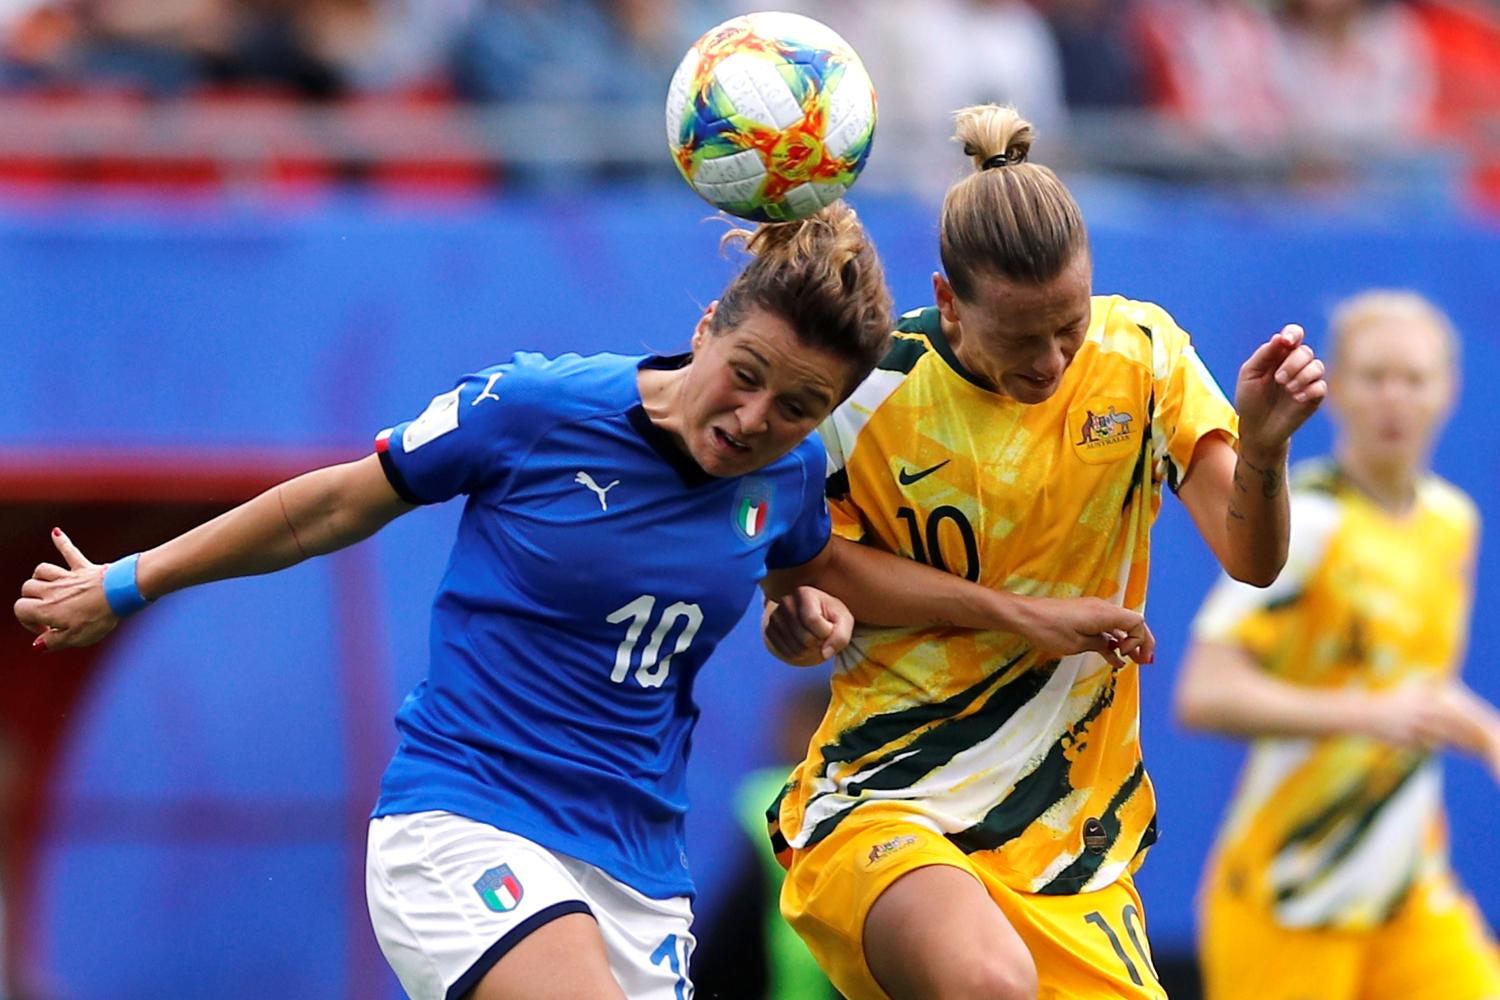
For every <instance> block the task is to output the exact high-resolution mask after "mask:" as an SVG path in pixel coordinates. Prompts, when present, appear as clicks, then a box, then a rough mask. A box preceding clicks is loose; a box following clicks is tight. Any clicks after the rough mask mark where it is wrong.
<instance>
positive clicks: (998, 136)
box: [939, 104, 1089, 299]
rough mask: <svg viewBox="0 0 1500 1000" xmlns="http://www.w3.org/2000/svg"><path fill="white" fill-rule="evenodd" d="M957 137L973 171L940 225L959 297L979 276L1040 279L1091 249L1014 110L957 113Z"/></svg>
mask: <svg viewBox="0 0 1500 1000" xmlns="http://www.w3.org/2000/svg"><path fill="white" fill-rule="evenodd" d="M953 121H954V136H953V138H954V140H955V141H956V142H959V143H962V144H963V149H964V155H965V156H968V157H969V158H970V159H972V160H973V162H974V173H972V174H970V175H969V176H967V177H965V178H964V179H962V180H960V181H959V182H957V183H956V184H954V185H953V186H952V187H951V188H949V189H948V194H947V196H946V197H945V198H944V199H943V214H942V221H941V223H940V225H939V248H940V251H941V253H942V258H943V270H944V271H945V272H946V273H947V276H948V281H949V283H950V284H952V286H953V291H954V292H955V293H956V294H957V295H958V297H959V298H961V299H972V298H973V295H974V291H975V282H976V279H977V277H978V276H979V275H980V274H992V275H996V276H998V277H1001V278H1006V279H1009V280H1012V281H1022V282H1026V283H1027V284H1042V283H1045V282H1048V281H1051V280H1052V279H1053V278H1055V277H1057V276H1058V275H1059V274H1060V273H1062V271H1063V269H1064V268H1065V267H1067V266H1068V264H1069V263H1071V262H1072V261H1073V260H1074V258H1075V257H1076V256H1077V255H1078V254H1079V253H1087V252H1088V246H1089V241H1088V231H1087V230H1086V229H1085V228H1084V224H1083V212H1082V211H1081V210H1080V209H1079V207H1078V203H1077V202H1076V201H1074V200H1073V196H1072V195H1071V194H1070V193H1069V192H1068V189H1067V188H1066V187H1065V186H1063V182H1062V181H1060V180H1058V178H1057V175H1056V174H1054V173H1053V172H1052V171H1051V170H1049V169H1048V168H1047V167H1044V166H1041V165H1040V164H1036V163H1030V162H1027V161H1028V157H1030V155H1031V143H1032V139H1033V130H1032V127H1031V123H1030V122H1028V121H1027V120H1026V119H1024V118H1022V117H1021V115H1020V113H1019V112H1017V111H1016V109H1015V108H1010V107H1000V106H998V105H994V104H981V105H976V106H974V107H968V108H961V109H959V110H958V111H956V112H954V114H953Z"/></svg>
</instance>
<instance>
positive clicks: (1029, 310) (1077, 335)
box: [932, 253, 1093, 403]
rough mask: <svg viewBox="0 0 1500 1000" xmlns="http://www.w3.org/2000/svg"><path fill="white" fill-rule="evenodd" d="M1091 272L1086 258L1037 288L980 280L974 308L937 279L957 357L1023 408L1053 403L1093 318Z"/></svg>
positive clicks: (993, 279) (995, 278) (991, 278)
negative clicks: (1050, 399) (1064, 374)
mask: <svg viewBox="0 0 1500 1000" xmlns="http://www.w3.org/2000/svg"><path fill="white" fill-rule="evenodd" d="M1092 281H1093V266H1092V263H1091V261H1090V258H1089V255H1088V254H1086V253H1080V254H1078V255H1077V256H1076V257H1074V259H1073V261H1072V263H1070V264H1068V266H1067V267H1065V268H1063V270H1062V272H1061V273H1060V274H1058V276H1057V277H1056V278H1053V279H1052V280H1051V281H1048V282H1046V283H1044V284H1040V285H1035V284H1027V283H1025V282H1018V281H1011V280H1010V279H1008V278H1002V277H999V276H997V275H992V274H981V275H980V276H979V279H978V280H977V281H976V282H975V290H974V295H973V301H972V302H971V301H967V300H964V299H960V298H959V297H958V296H956V295H955V294H954V293H953V287H952V286H951V285H949V284H948V279H946V278H944V277H943V276H942V275H940V274H935V275H933V276H932V287H933V292H934V293H935V294H936V297H937V305H938V309H939V310H940V311H941V312H942V315H943V319H944V320H945V321H946V322H947V324H948V325H949V326H950V327H954V326H956V327H957V328H958V335H957V337H956V338H955V340H956V343H955V344H954V353H955V354H957V355H958V360H959V361H961V362H963V364H964V366H965V367H966V368H968V369H969V370H970V371H971V372H973V373H974V374H975V375H977V376H979V377H980V378H982V379H984V380H985V381H987V382H988V383H989V384H990V386H991V387H992V388H994V390H995V391H996V392H999V393H1001V394H1002V395H1005V396H1010V397H1011V398H1013V399H1015V400H1017V401H1019V402H1022V403H1041V402H1045V401H1046V400H1047V399H1049V398H1051V396H1052V394H1053V393H1054V392H1056V391H1057V387H1058V385H1059V384H1060V383H1061V382H1062V377H1063V373H1064V372H1065V371H1067V370H1068V365H1070V364H1072V363H1073V356H1074V355H1075V354H1077V353H1078V349H1079V348H1080V347H1082V346H1083V338H1084V335H1085V334H1087V333H1088V329H1089V319H1090V317H1091V316H1092V307H1091V304H1090V296H1091V295H1092V293H1093V289H1092Z"/></svg>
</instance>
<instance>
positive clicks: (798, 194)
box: [781, 182, 846, 219]
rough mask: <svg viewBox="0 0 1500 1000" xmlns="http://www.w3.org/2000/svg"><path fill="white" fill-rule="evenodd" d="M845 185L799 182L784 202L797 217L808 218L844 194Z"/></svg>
mask: <svg viewBox="0 0 1500 1000" xmlns="http://www.w3.org/2000/svg"><path fill="white" fill-rule="evenodd" d="M845 190H846V189H845V187H844V185H842V184H815V183H811V182H810V183H807V184H798V185H797V186H796V187H794V188H792V189H791V190H790V191H788V192H787V193H786V197H785V198H782V199H781V200H782V202H783V203H784V204H785V205H787V207H789V208H790V209H791V215H793V216H795V217H796V218H799V219H801V218H806V217H807V216H809V215H812V214H813V213H814V212H816V211H818V210H819V209H820V208H826V207H827V206H829V205H832V204H833V203H834V202H836V201H838V200H839V199H840V198H842V197H843V196H844V191H845Z"/></svg>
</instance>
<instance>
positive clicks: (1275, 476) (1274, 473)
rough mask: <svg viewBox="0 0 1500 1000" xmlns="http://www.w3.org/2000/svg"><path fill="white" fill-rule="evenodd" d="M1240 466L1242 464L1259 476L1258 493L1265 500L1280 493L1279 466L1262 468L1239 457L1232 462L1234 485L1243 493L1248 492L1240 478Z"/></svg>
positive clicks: (1271, 498)
mask: <svg viewBox="0 0 1500 1000" xmlns="http://www.w3.org/2000/svg"><path fill="white" fill-rule="evenodd" d="M1240 466H1244V467H1245V468H1247V469H1249V470H1250V471H1251V472H1253V473H1255V474H1256V475H1257V476H1259V477H1260V495H1261V496H1262V497H1264V498H1265V499H1267V500H1274V499H1276V498H1277V497H1278V496H1280V495H1281V486H1282V474H1281V469H1280V468H1275V469H1263V468H1261V467H1260V466H1258V465H1255V464H1254V463H1253V462H1249V461H1246V460H1245V459H1244V458H1241V459H1240V460H1239V461H1238V462H1236V463H1234V485H1235V486H1236V487H1238V488H1239V489H1240V491H1241V492H1245V493H1248V492H1249V489H1248V488H1247V487H1246V486H1245V484H1244V483H1243V482H1242V481H1241V479H1240Z"/></svg>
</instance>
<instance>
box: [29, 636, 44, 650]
mask: <svg viewBox="0 0 1500 1000" xmlns="http://www.w3.org/2000/svg"><path fill="white" fill-rule="evenodd" d="M31 648H32V649H46V648H47V639H46V637H45V636H40V635H39V636H37V637H36V638H35V639H33V640H31Z"/></svg>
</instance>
